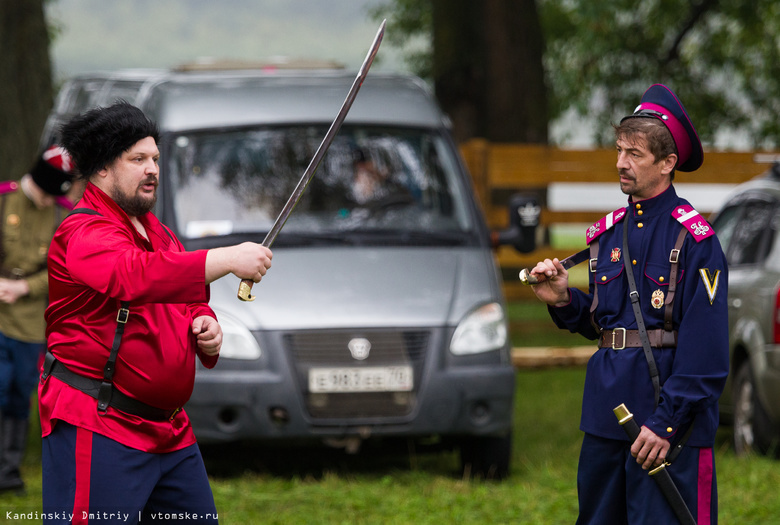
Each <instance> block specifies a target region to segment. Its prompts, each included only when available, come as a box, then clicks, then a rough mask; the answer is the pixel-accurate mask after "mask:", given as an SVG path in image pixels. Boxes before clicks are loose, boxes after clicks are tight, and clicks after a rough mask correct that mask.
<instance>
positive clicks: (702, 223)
mask: <svg viewBox="0 0 780 525" xmlns="http://www.w3.org/2000/svg"><path fill="white" fill-rule="evenodd" d="M672 217H674V218H675V219H677V222H679V223H680V224H682V225H683V226H685V228H686V229H687V230H688V231H689V232H691V235H692V236H693V238H694V239H695V240H696V242H701V241H703V240H704V239H706V238H707V237H710V236H712V235H715V230H713V229H712V226H710V225H709V223H708V222H707V220H706V219H705V218H704V217H702V216H701V215H700V214H699V212H698V211H696V210H694V209H693V207H692V206H689V205H688V204H683V205H682V206H677V207H676V208H675V209H674V211H673V212H672Z"/></svg>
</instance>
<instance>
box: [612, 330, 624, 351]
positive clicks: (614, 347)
mask: <svg viewBox="0 0 780 525" xmlns="http://www.w3.org/2000/svg"><path fill="white" fill-rule="evenodd" d="M618 332H622V334H623V340H622V341H621V342H620V346H617V345H616V344H615V334H616V333H618ZM625 347H626V329H625V328H615V329H614V330H612V350H623V349H624V348H625Z"/></svg>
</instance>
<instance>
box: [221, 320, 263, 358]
mask: <svg viewBox="0 0 780 525" xmlns="http://www.w3.org/2000/svg"><path fill="white" fill-rule="evenodd" d="M217 317H218V319H219V325H220V326H221V327H222V348H220V350H219V355H220V357H225V358H227V359H244V360H250V359H259V358H260V353H261V352H260V345H259V344H257V339H255V336H253V335H252V332H250V331H249V330H248V329H247V327H246V326H244V325H243V324H242V323H241V322H239V321H238V320H237V319H236V318H235V317H232V316H230V315H229V314H226V313H224V312H217Z"/></svg>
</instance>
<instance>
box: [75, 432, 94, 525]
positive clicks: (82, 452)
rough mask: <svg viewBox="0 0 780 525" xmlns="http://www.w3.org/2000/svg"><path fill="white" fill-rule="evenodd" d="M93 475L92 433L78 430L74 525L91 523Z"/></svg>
mask: <svg viewBox="0 0 780 525" xmlns="http://www.w3.org/2000/svg"><path fill="white" fill-rule="evenodd" d="M91 474H92V431H91V430H86V429H83V428H81V427H78V428H77V429H76V491H75V493H76V495H75V498H74V501H73V525H77V524H87V523H89V481H90V477H91Z"/></svg>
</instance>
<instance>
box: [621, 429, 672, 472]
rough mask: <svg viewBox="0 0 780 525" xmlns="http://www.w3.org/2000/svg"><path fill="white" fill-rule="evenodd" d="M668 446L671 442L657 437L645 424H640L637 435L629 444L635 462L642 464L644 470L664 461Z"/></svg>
mask: <svg viewBox="0 0 780 525" xmlns="http://www.w3.org/2000/svg"><path fill="white" fill-rule="evenodd" d="M670 447H671V443H669V441H668V440H666V439H664V438H662V437H659V436H658V435H657V434H655V432H653V431H652V430H650V429H649V428H647V427H646V426H642V429H641V430H640V431H639V437H637V438H636V441H634V444H633V445H631V455H632V456H634V457H635V458H636V462H637V463H639V464H640V465H642V468H643V469H644V470H648V469H650V468H652V467H658V466H660V465H661V463H663V462H664V460H665V459H666V453H667V452H669V448H670Z"/></svg>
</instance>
